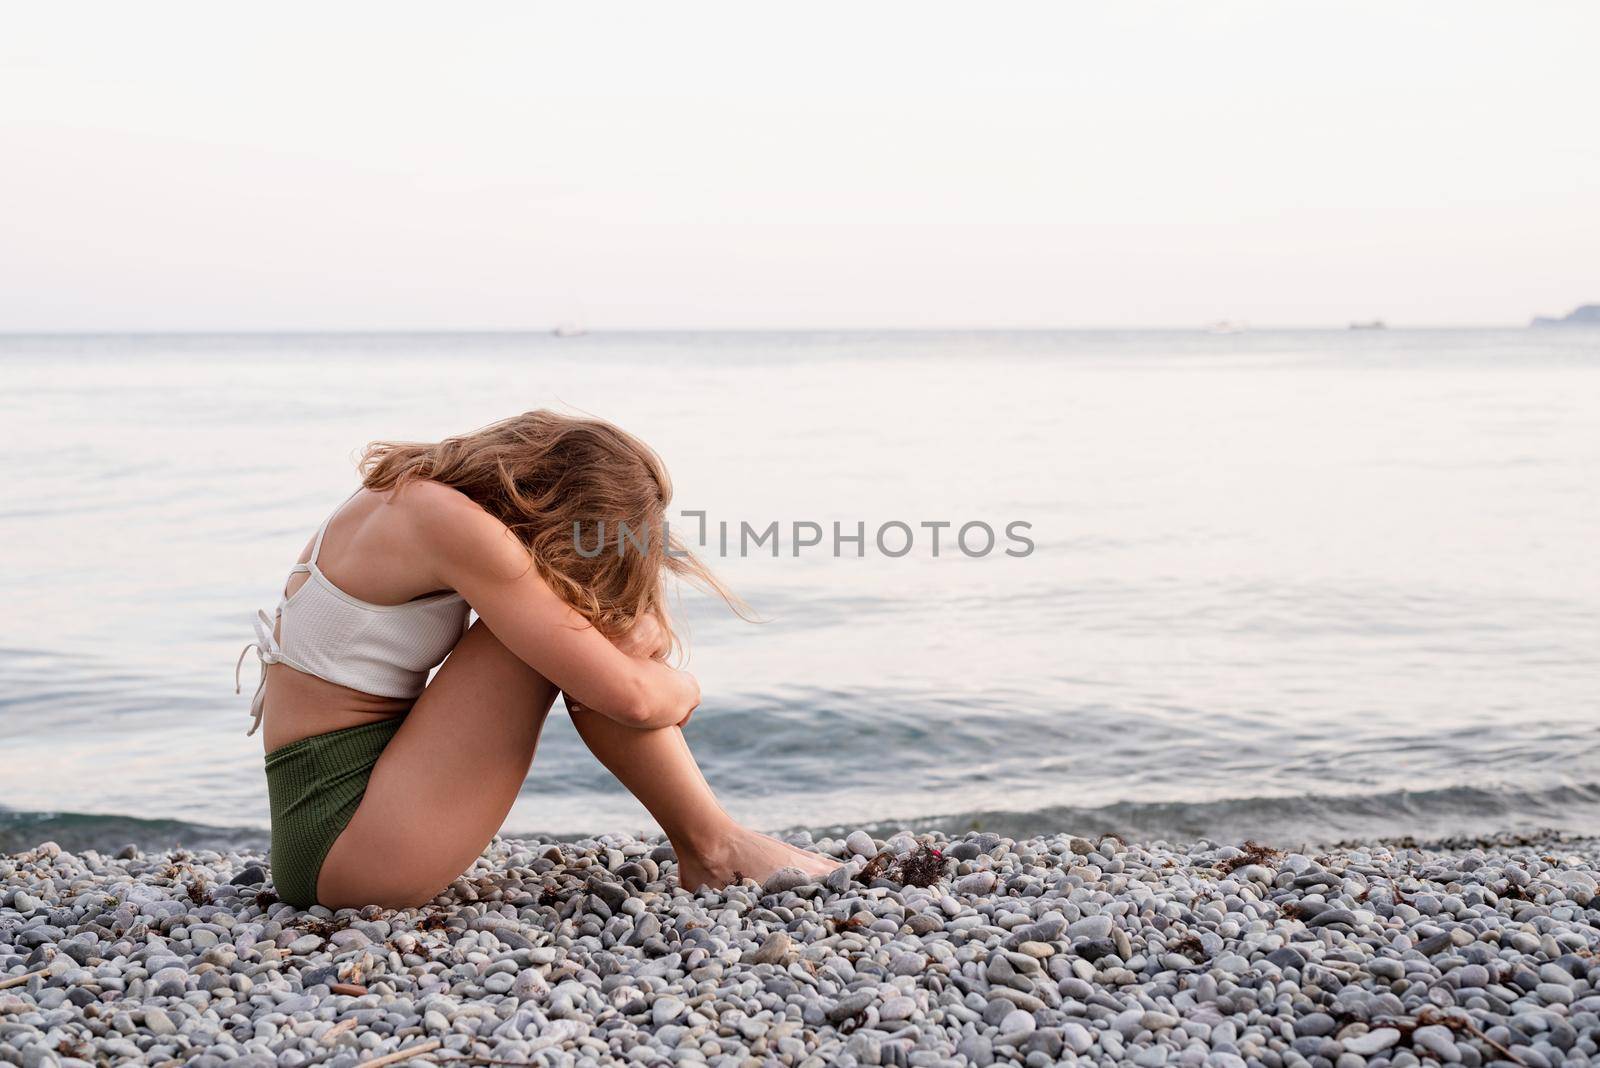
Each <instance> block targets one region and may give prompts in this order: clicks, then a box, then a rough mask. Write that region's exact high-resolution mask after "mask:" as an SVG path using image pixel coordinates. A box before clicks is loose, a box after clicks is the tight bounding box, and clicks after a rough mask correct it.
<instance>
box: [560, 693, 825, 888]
mask: <svg viewBox="0 0 1600 1068" xmlns="http://www.w3.org/2000/svg"><path fill="white" fill-rule="evenodd" d="M572 724H573V726H574V727H576V728H577V731H578V735H579V737H581V738H582V739H583V742H584V744H585V745H587V746H588V747H589V751H590V752H592V753H593V754H594V755H595V756H596V757H597V758H598V759H599V761H600V763H602V764H604V765H605V766H606V769H607V770H608V771H610V772H611V774H613V775H615V776H616V777H617V780H618V781H619V782H621V783H622V785H623V786H626V787H627V788H628V792H629V793H631V794H633V796H634V797H636V798H638V799H639V802H640V804H642V805H644V807H645V808H647V809H649V811H650V815H651V816H653V817H654V818H655V821H656V822H657V823H659V824H660V825H661V829H662V830H663V831H665V832H667V837H668V838H669V839H671V841H672V848H673V850H674V851H675V852H676V853H677V854H678V884H679V885H680V886H683V887H686V888H689V889H693V888H695V887H699V886H725V885H727V884H728V883H730V882H732V881H734V880H735V879H736V878H738V877H739V876H740V875H747V876H749V877H751V878H753V879H765V878H766V877H767V876H768V875H770V874H772V873H773V872H775V871H777V870H778V869H779V868H783V867H796V868H799V869H801V870H802V871H805V872H808V873H810V874H812V875H818V876H820V875H826V874H827V873H828V872H830V871H832V870H833V869H834V868H836V867H838V863H839V862H838V861H836V860H831V859H829V858H827V857H824V856H822V855H821V854H818V853H808V852H806V851H805V850H803V849H796V848H795V847H794V846H791V845H787V844H785V843H783V842H780V841H778V840H777V839H776V838H771V837H769V836H767V835H764V834H759V833H757V832H755V831H751V830H747V829H746V828H744V827H741V826H739V824H738V823H736V822H735V821H734V819H733V817H732V816H730V815H728V814H727V812H725V811H724V810H723V808H722V806H721V805H720V804H718V802H717V798H716V795H715V794H713V793H712V792H711V787H710V785H709V784H708V783H707V782H706V778H705V776H704V775H702V774H701V773H700V766H699V765H698V764H696V763H695V760H694V756H693V754H691V753H690V752H689V743H688V742H687V741H686V740H685V739H684V737H683V731H682V730H680V729H679V728H677V727H658V728H651V729H641V728H639V727H628V726H624V725H623V724H621V723H618V722H616V721H615V720H612V719H607V718H606V717H605V716H602V715H601V714H600V713H598V712H595V711H594V710H592V709H586V708H580V709H578V710H576V711H574V712H573V713H572Z"/></svg>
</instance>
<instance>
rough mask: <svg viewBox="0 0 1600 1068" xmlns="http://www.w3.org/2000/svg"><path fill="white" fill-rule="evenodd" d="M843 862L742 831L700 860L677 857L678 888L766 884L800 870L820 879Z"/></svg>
mask: <svg viewBox="0 0 1600 1068" xmlns="http://www.w3.org/2000/svg"><path fill="white" fill-rule="evenodd" d="M839 864H840V862H839V861H837V860H834V859H833V858H832V857H825V856H823V855H822V854H820V853H812V852H809V851H808V850H804V849H800V848H798V847H796V846H792V845H789V844H787V843H785V842H780V841H778V840H777V839H776V838H774V837H772V836H771V835H767V834H761V833H760V832H758V831H751V830H746V829H745V828H743V827H741V828H739V829H738V830H736V831H734V832H733V834H732V835H731V836H730V837H728V838H726V839H724V840H723V841H722V842H720V843H718V844H717V845H716V846H715V847H713V848H711V849H708V850H704V851H702V852H701V853H700V854H699V855H697V856H686V855H684V854H682V853H680V854H679V856H678V885H679V886H681V887H683V888H684V889H685V890H696V889H699V888H700V887H702V886H712V887H720V886H727V885H729V884H730V883H734V882H737V881H738V880H739V879H740V878H741V877H743V878H746V879H754V880H755V881H756V882H758V883H759V882H764V881H765V880H766V878H767V876H769V875H771V874H772V873H773V872H775V871H777V870H778V869H779V868H799V869H800V870H801V871H803V872H805V873H806V874H807V875H810V876H811V877H813V878H816V879H821V878H822V877H823V876H825V875H827V874H828V873H829V872H831V871H833V869H835V868H837V867H838V866H839Z"/></svg>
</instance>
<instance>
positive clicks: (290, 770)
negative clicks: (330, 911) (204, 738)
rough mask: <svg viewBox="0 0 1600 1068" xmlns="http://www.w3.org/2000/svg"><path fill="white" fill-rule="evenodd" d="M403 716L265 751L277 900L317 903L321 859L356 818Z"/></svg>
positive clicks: (304, 904) (302, 905) (298, 904)
mask: <svg viewBox="0 0 1600 1068" xmlns="http://www.w3.org/2000/svg"><path fill="white" fill-rule="evenodd" d="M403 719H404V717H403V716H396V717H395V718H394V719H385V720H380V721H378V722H376V723H363V724H361V725H360V726H359V727H346V728H345V729H344V730H339V731H330V732H328V733H327V734H313V735H312V736H311V737H309V738H301V739H300V740H299V741H297V742H290V743H289V744H288V745H285V746H280V747H279V748H277V749H274V750H273V751H272V752H270V753H268V754H267V799H268V801H269V802H270V804H271V808H272V854H271V858H270V859H271V863H272V881H273V884H274V885H275V886H276V887H277V891H278V897H279V899H280V900H282V901H287V902H288V903H289V904H291V905H294V906H296V907H297V908H303V909H305V908H310V907H311V906H312V905H315V904H316V903H317V875H318V874H319V873H320V872H321V871H322V862H323V860H324V859H325V858H326V857H327V855H328V850H329V849H331V848H332V847H333V841H334V839H335V838H338V837H339V834H340V833H341V832H342V831H343V830H344V829H345V825H346V824H348V823H349V822H350V817H352V816H354V815H355V814H356V806H358V805H360V804H361V797H362V795H363V794H365V793H366V792H367V780H368V779H369V778H371V777H372V766H373V765H374V764H376V763H377V762H378V757H379V756H381V755H382V754H383V750H384V747H385V746H387V745H388V744H389V739H390V738H393V737H394V733H395V731H397V730H399V729H400V724H401V722H402V720H403Z"/></svg>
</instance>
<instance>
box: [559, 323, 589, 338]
mask: <svg viewBox="0 0 1600 1068" xmlns="http://www.w3.org/2000/svg"><path fill="white" fill-rule="evenodd" d="M588 332H589V331H587V330H585V329H584V328H583V327H581V326H579V325H578V324H577V323H557V324H556V325H555V326H554V327H552V328H551V330H550V336H551V337H582V336H583V335H585V334H587V333H588Z"/></svg>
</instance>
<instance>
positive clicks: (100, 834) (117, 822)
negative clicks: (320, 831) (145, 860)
mask: <svg viewBox="0 0 1600 1068" xmlns="http://www.w3.org/2000/svg"><path fill="white" fill-rule="evenodd" d="M40 842H54V843H56V844H57V845H59V846H60V847H61V848H62V849H65V850H68V851H71V852H75V853H81V852H82V851H84V850H86V849H93V850H96V851H98V852H101V853H112V852H115V851H116V850H119V849H121V848H122V847H123V846H125V845H136V846H138V847H139V848H140V849H146V850H158V849H175V848H177V847H179V846H183V847H185V848H188V849H215V850H219V851H227V850H238V849H247V848H250V849H265V848H266V845H267V833H266V831H264V830H262V829H260V828H257V827H214V826H210V825H208V824H203V823H185V822H183V821H181V820H146V819H139V818H138V817H136V816H118V815H99V814H94V813H86V812H11V811H4V810H0V853H17V852H20V851H22V850H24V849H32V848H33V847H34V846H36V845H38V844H39V843H40Z"/></svg>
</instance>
